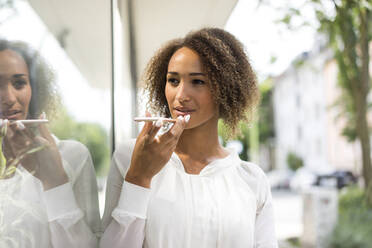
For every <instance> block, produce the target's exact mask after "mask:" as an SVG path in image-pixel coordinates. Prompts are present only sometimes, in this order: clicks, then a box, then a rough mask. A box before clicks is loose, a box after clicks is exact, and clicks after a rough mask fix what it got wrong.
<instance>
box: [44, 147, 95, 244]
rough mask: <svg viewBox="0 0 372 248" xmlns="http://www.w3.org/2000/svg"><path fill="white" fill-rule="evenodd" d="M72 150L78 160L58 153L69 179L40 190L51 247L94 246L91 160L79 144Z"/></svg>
mask: <svg viewBox="0 0 372 248" xmlns="http://www.w3.org/2000/svg"><path fill="white" fill-rule="evenodd" d="M76 148H84V149H83V150H82V149H76ZM75 152H76V153H79V154H80V159H77V158H76V157H75V158H72V157H71V156H73V155H70V157H67V158H66V156H65V154H63V152H62V154H61V155H62V159H63V163H64V167H65V169H66V173H67V174H68V175H69V178H70V182H69V183H66V184H64V185H61V186H58V187H55V188H53V189H50V190H47V191H45V192H44V199H45V204H46V208H47V215H48V221H49V229H50V234H51V243H52V247H53V248H60V247H61V248H62V247H63V248H65V247H79V248H81V247H82V248H85V247H86V248H91V247H94V248H95V247H98V241H97V236H99V233H100V217H99V209H98V194H97V182H96V177H95V173H94V168H93V163H92V159H91V157H90V154H89V151H88V150H87V149H86V148H85V147H83V146H82V145H81V144H79V146H78V147H75ZM76 155H77V154H76ZM81 158H83V159H81ZM74 162H75V163H77V164H72V163H74ZM70 164H71V165H70ZM71 171H73V172H71Z"/></svg>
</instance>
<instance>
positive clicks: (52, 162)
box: [4, 123, 68, 190]
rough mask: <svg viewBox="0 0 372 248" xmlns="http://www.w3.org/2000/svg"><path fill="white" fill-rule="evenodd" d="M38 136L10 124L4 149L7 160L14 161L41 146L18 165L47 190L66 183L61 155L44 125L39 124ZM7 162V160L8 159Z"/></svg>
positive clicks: (21, 126)
mask: <svg viewBox="0 0 372 248" xmlns="http://www.w3.org/2000/svg"><path fill="white" fill-rule="evenodd" d="M38 130H39V133H40V135H35V134H34V133H33V132H32V130H30V128H29V127H27V126H25V125H20V124H16V123H12V124H10V125H9V128H8V133H7V135H6V137H5V142H4V149H5V155H6V157H7V158H10V159H14V158H16V157H17V156H18V157H19V156H20V155H21V154H24V153H25V151H29V150H30V149H34V148H35V147H40V146H43V147H44V148H43V149H41V150H39V151H37V152H34V153H31V154H27V155H25V156H24V157H23V158H22V160H21V161H20V163H21V164H22V166H23V167H24V168H25V169H26V170H28V171H29V172H30V173H32V174H33V175H34V176H35V177H37V178H38V179H39V180H40V181H41V183H42V184H43V187H44V190H48V189H51V188H54V187H57V186H59V185H62V184H64V183H67V182H68V177H67V174H66V172H65V171H64V169H63V165H62V159H61V155H60V153H59V151H58V148H57V145H56V143H55V142H54V139H53V137H52V135H51V134H50V132H49V130H48V128H47V126H46V124H39V126H38ZM8 160H9V159H8Z"/></svg>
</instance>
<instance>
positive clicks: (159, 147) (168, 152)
mask: <svg viewBox="0 0 372 248" xmlns="http://www.w3.org/2000/svg"><path fill="white" fill-rule="evenodd" d="M146 116H150V115H149V114H146ZM188 118H189V117H188ZM188 118H186V119H188ZM186 124H187V121H186V120H185V118H183V117H179V118H177V121H176V123H175V124H174V125H173V126H172V128H171V129H170V130H169V131H168V132H166V133H165V134H163V135H161V136H160V137H156V134H157V133H158V131H159V129H160V128H161V126H162V122H161V121H160V122H156V123H155V124H154V123H152V122H146V123H145V126H144V127H143V129H142V131H141V133H140V134H139V135H138V137H137V141H136V144H135V146H134V150H133V155H132V160H131V164H130V167H129V170H128V173H127V174H126V177H125V181H127V182H130V183H133V184H136V185H139V186H142V187H146V188H150V184H151V180H152V178H153V177H154V176H155V175H156V174H157V173H159V171H160V170H161V169H162V168H163V167H164V166H165V164H166V163H167V162H168V161H169V159H170V157H171V156H172V153H173V152H174V150H175V149H176V146H177V143H178V140H179V138H180V136H181V134H182V132H183V130H184V129H185V127H186Z"/></svg>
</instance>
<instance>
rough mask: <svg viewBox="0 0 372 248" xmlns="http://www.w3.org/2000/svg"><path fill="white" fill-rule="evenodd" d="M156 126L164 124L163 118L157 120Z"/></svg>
mask: <svg viewBox="0 0 372 248" xmlns="http://www.w3.org/2000/svg"><path fill="white" fill-rule="evenodd" d="M155 126H156V127H161V126H163V119H159V120H157V121H156V122H155Z"/></svg>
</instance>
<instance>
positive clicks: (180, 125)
mask: <svg viewBox="0 0 372 248" xmlns="http://www.w3.org/2000/svg"><path fill="white" fill-rule="evenodd" d="M186 124H187V122H186V120H185V118H184V117H183V116H179V117H178V118H177V121H176V123H175V124H174V125H173V126H172V128H171V129H169V131H168V132H166V133H165V134H163V135H162V136H160V137H159V140H160V142H161V143H163V144H168V143H169V142H172V141H174V140H178V139H179V137H180V136H181V134H182V132H183V130H184V129H185V127H186Z"/></svg>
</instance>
